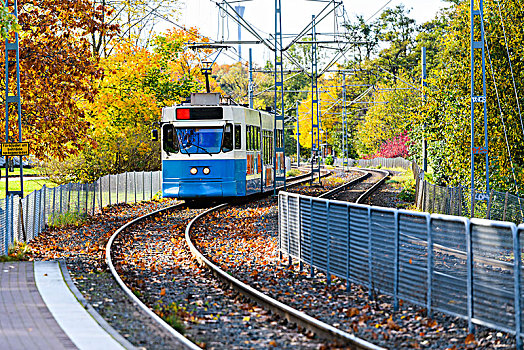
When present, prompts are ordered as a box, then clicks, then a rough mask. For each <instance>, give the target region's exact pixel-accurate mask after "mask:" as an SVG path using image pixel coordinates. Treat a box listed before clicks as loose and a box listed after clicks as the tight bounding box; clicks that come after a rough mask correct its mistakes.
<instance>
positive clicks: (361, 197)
mask: <svg viewBox="0 0 524 350" xmlns="http://www.w3.org/2000/svg"><path fill="white" fill-rule="evenodd" d="M365 170H368V171H376V172H378V173H382V174H383V175H384V177H383V178H382V179H380V181H378V182H377V183H376V184H374V185H373V187H371V188H370V189H369V190H367V191H366V192H364V193H363V194H362V195H361V196H360V197H358V198H357V200H356V201H355V203H357V204H361V203H362V202H364V201H365V200H366V199H367V198H368V197H369V196H371V195H372V194H373V193H374V192H375V191H376V190H377V189H378V188H379V187H380V186H382V184H383V183H384V182H385V181H386V180H387V178H388V177H389V176H390V175H391V174H390V172H389V171H387V170H378V169H365Z"/></svg>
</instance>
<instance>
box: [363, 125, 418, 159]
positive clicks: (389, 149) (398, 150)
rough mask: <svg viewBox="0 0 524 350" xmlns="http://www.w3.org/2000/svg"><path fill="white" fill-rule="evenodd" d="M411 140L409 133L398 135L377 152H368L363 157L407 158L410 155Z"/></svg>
mask: <svg viewBox="0 0 524 350" xmlns="http://www.w3.org/2000/svg"><path fill="white" fill-rule="evenodd" d="M410 143H411V140H410V139H409V136H408V133H407V132H406V131H405V132H404V133H402V134H400V135H399V136H396V137H394V138H392V139H390V140H388V141H386V142H384V143H383V144H382V146H380V150H379V151H378V152H377V153H375V154H368V155H366V156H364V157H362V158H363V159H373V158H381V157H382V158H396V157H403V158H407V157H408V156H409V144H410Z"/></svg>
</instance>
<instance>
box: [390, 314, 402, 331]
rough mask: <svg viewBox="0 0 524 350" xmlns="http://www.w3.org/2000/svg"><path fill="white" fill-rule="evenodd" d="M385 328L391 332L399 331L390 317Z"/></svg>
mask: <svg viewBox="0 0 524 350" xmlns="http://www.w3.org/2000/svg"><path fill="white" fill-rule="evenodd" d="M387 326H388V328H389V329H392V330H395V331H398V330H399V329H400V327H399V326H398V325H397V324H396V323H395V321H393V317H392V316H389V318H388V320H387Z"/></svg>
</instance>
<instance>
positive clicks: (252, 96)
mask: <svg viewBox="0 0 524 350" xmlns="http://www.w3.org/2000/svg"><path fill="white" fill-rule="evenodd" d="M248 93H249V108H253V99H254V86H253V49H251V48H250V49H249V83H248Z"/></svg>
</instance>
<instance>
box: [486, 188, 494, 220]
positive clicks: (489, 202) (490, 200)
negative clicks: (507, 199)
mask: <svg viewBox="0 0 524 350" xmlns="http://www.w3.org/2000/svg"><path fill="white" fill-rule="evenodd" d="M494 192H495V191H494V190H493V189H491V191H490V192H489V200H488V208H487V210H486V219H488V220H489V219H491V202H492V200H493V194H494Z"/></svg>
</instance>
